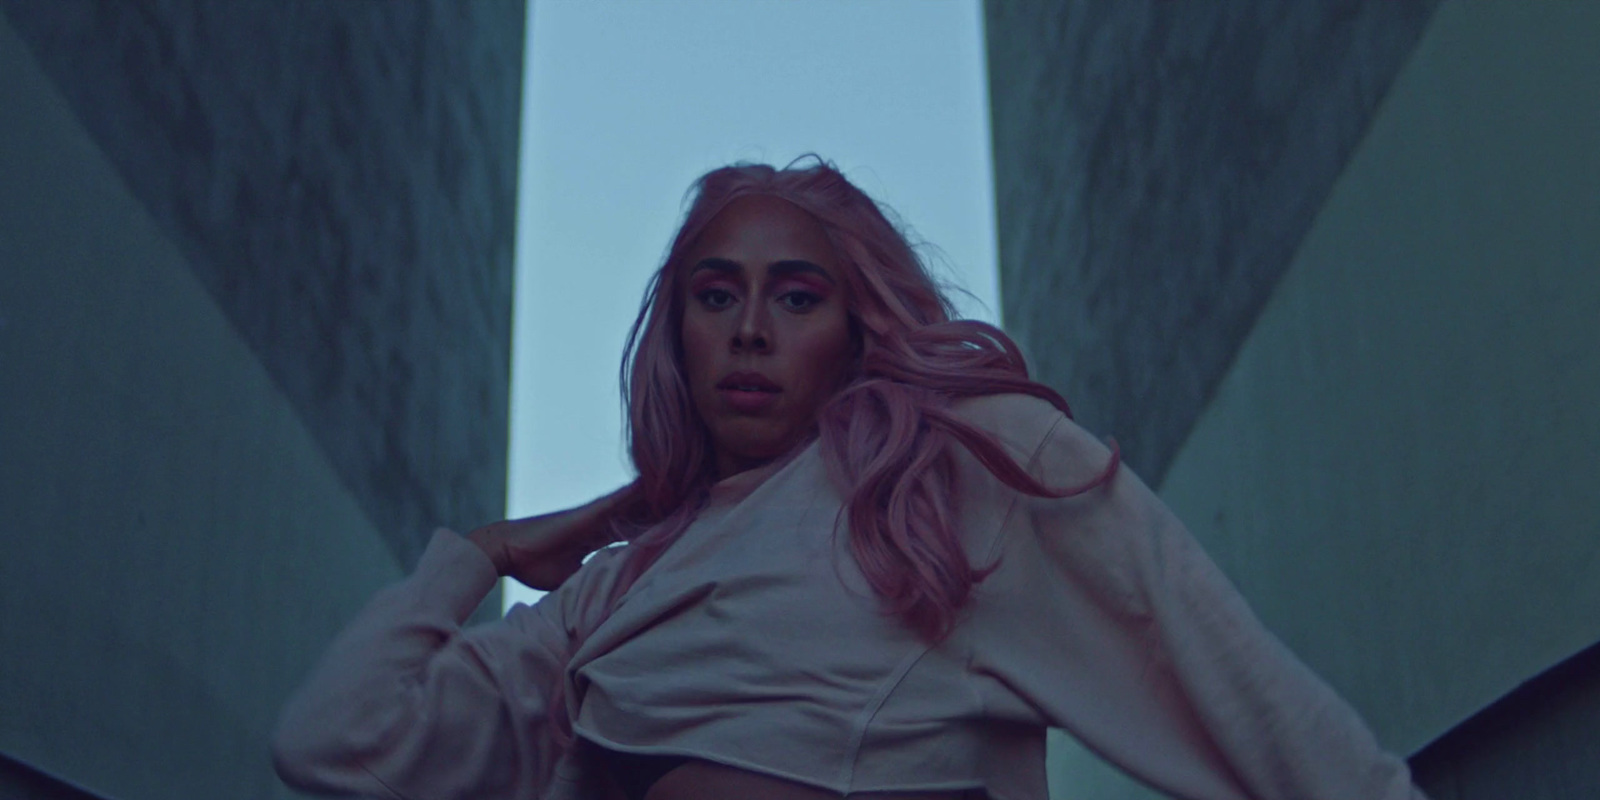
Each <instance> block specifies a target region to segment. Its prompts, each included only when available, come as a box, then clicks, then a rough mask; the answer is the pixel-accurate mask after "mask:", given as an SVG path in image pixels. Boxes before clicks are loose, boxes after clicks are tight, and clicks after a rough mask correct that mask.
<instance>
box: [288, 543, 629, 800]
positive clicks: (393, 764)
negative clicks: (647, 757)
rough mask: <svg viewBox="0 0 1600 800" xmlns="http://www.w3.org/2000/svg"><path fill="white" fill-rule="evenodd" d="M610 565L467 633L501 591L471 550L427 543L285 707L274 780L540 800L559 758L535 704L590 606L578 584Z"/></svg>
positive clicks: (373, 791) (421, 796)
mask: <svg viewBox="0 0 1600 800" xmlns="http://www.w3.org/2000/svg"><path fill="white" fill-rule="evenodd" d="M615 554H616V550H615V549H610V550H601V551H599V552H597V553H596V554H595V555H594V556H593V557H592V558H591V559H590V560H589V562H588V563H586V564H585V565H584V568H583V569H580V570H579V572H578V573H577V574H575V575H574V576H573V577H572V578H571V579H569V580H568V581H567V582H566V583H565V584H563V585H562V586H561V588H559V589H558V590H556V591H555V592H553V593H550V594H547V595H545V596H544V597H542V598H540V600H539V602H538V603H536V604H535V605H533V606H528V605H523V604H518V605H517V606H515V607H513V608H512V610H511V612H510V613H509V614H508V615H507V616H505V617H504V618H502V619H499V620H495V621H493V622H490V623H485V624H482V625H477V626H474V627H471V628H466V629H463V628H462V622H463V621H464V620H466V618H467V617H468V616H469V615H471V614H472V611H473V609H475V608H476V607H477V605H478V604H479V603H480V602H481V601H482V600H483V598H484V596H485V595H487V594H488V593H489V590H490V589H491V588H492V587H493V586H494V583H495V581H496V580H498V578H497V576H496V573H495V569H494V566H493V564H492V563H491V562H490V561H489V559H488V558H487V557H486V556H485V555H484V554H483V552H482V551H481V550H479V549H478V547H477V546H476V545H473V544H472V543H470V542H468V541H467V540H466V539H464V538H462V537H461V536H459V535H457V534H456V533H454V532H452V531H449V530H447V529H442V528H441V529H439V530H436V531H434V534H433V538H432V540H431V541H430V542H429V543H428V547H427V549H426V550H425V551H424V552H423V554H422V558H421V559H420V560H419V562H418V564H417V568H416V570H415V571H413V573H412V574H411V575H410V576H409V577H407V578H405V579H404V580H402V581H400V582H398V583H396V584H394V585H392V586H389V587H387V588H385V589H383V590H382V591H380V592H378V594H377V595H375V596H374V597H373V598H372V600H371V601H369V602H368V604H367V606H366V607H365V608H363V609H362V610H361V612H360V613H359V614H358V615H357V616H356V617H355V619H354V620H352V621H351V622H350V624H349V625H348V626H347V627H346V628H345V629H344V630H343V631H342V632H341V633H340V634H339V635H338V636H337V637H336V638H335V639H334V641H333V643H332V644H331V645H330V646H329V647H328V650H327V651H326V653H325V654H324V655H323V656H322V659H321V660H320V661H319V662H318V664H317V666H316V667H315V668H314V669H313V671H312V673H311V675H310V677H309V678H308V679H307V680H306V682H305V683H304V684H303V685H302V686H301V687H300V688H299V690H297V691H296V692H295V693H294V694H293V695H292V696H291V698H290V699H289V702H288V703H287V705H286V706H285V707H284V709H283V712H282V714H281V715H280V716H279V719H278V726H277V730H276V731H275V733H274V735H273V740H272V758H273V766H274V767H275V768H276V769H277V771H278V775H279V776H280V777H281V778H282V779H283V780H284V782H285V783H288V784H289V785H291V786H294V787H295V788H297V789H301V790H305V791H312V792H319V793H338V794H356V795H362V796H375V797H391V798H407V800H427V799H429V798H456V797H482V798H496V797H504V798H512V797H518V798H521V797H533V796H536V795H537V794H538V792H539V790H541V789H542V788H543V786H544V784H545V783H546V782H548V781H549V779H550V777H551V774H552V770H553V768H554V765H555V763H556V761H557V760H558V758H559V756H560V755H561V754H560V753H559V752H557V747H556V744H555V742H554V740H553V738H552V737H551V735H550V733H549V732H548V729H547V727H546V714H547V706H546V700H545V694H546V692H547V690H548V689H549V687H550V686H551V685H552V683H553V682H554V681H555V680H556V679H557V677H558V676H559V675H560V674H561V671H562V670H563V669H565V666H566V664H567V661H568V660H569V657H570V654H571V652H572V648H573V646H574V644H575V643H574V641H573V638H574V636H575V635H576V631H577V630H579V629H580V628H577V627H575V624H574V623H575V621H576V620H577V618H579V617H581V616H582V615H583V614H584V613H585V612H586V610H587V609H590V608H593V607H594V604H595V603H596V602H597V601H598V598H597V597H596V596H595V591H594V590H595V586H594V584H595V582H594V581H592V580H585V579H586V578H592V577H593V575H594V573H595V570H597V569H603V568H604V566H605V562H607V561H609V560H610V559H612V558H613V557H614V556H615ZM559 713H564V711H560V712H559Z"/></svg>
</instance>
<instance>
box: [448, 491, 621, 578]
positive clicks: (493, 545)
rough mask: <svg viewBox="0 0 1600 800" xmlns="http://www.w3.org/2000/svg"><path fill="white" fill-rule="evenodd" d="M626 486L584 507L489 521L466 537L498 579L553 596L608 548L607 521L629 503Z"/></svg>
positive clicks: (609, 540)
mask: <svg viewBox="0 0 1600 800" xmlns="http://www.w3.org/2000/svg"><path fill="white" fill-rule="evenodd" d="M637 486H638V483H637V482H634V483H630V484H628V485H627V486H624V487H622V488H620V489H617V490H616V491H614V492H612V493H610V494H607V495H604V496H601V497H599V498H596V499H595V500H591V501H590V502H588V503H585V504H584V505H581V506H577V507H575V508H569V509H566V510H565V511H556V512H552V513H549V514H540V515H539V516H535V517H527V518H524V519H508V520H506V521H504V522H492V523H489V524H488V525H485V526H483V527H481V528H478V529H477V530H474V531H472V532H471V533H469V534H467V539H468V541H471V542H472V543H473V544H476V545H478V546H479V547H481V548H483V552H484V553H485V554H486V555H488V556H489V560H490V561H493V562H494V566H495V571H497V572H499V573H500V574H501V575H502V576H509V577H511V578H515V579H516V580H517V581H518V582H520V583H523V584H525V585H527V586H531V587H533V588H535V589H540V590H543V591H546V592H550V591H555V589H556V588H557V587H559V586H561V584H563V583H565V582H566V580H567V578H570V577H572V574H573V573H575V572H577V571H578V568H579V567H581V566H583V559H584V557H586V556H588V555H589V554H590V553H593V552H594V551H596V550H599V549H600V548H602V547H605V546H606V545H608V544H612V543H613V542H614V541H615V540H614V539H613V538H612V535H611V525H610V522H611V520H612V518H613V517H614V516H615V514H616V513H618V511H619V510H620V509H621V508H623V507H624V506H625V504H626V503H627V502H628V501H629V500H630V499H631V498H632V496H633V493H634V491H635V489H636V487H637Z"/></svg>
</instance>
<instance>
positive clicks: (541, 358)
mask: <svg viewBox="0 0 1600 800" xmlns="http://www.w3.org/2000/svg"><path fill="white" fill-rule="evenodd" d="M981 16H982V10H981V7H980V5H979V3H978V2H977V0H948V1H947V2H934V1H933V0H886V1H883V2H875V3H854V2H844V1H842V0H834V1H832V2H829V1H827V0H813V1H812V2H808V3H773V2H743V1H741V2H729V1H727V0H724V1H723V2H711V1H709V0H701V1H700V2H689V1H688V0H679V1H678V2H673V3H649V4H646V3H627V2H600V1H599V0H585V2H570V3H557V2H545V3H533V4H532V5H531V7H530V8H529V11H528V38H527V47H526V57H525V60H524V74H523V112H522V131H523V138H522V145H521V151H520V152H521V156H520V159H519V170H520V175H519V188H518V208H517V216H518V224H517V242H516V297H515V305H514V321H513V326H512V331H513V332H512V365H511V444H510V460H509V469H508V476H507V480H508V492H507V516H510V517H522V516H529V515H532V514H538V513H543V512H546V511H552V510H556V509H559V508H568V507H571V506H574V505H578V504H580V503H583V502H586V501H588V500H590V499H592V498H594V497H596V496H598V495H601V494H604V493H606V492H609V491H611V490H612V489H614V488H616V487H618V486H620V485H622V484H623V483H626V482H627V481H628V480H630V478H631V470H630V468H629V467H628V464H627V461H626V459H625V454H624V453H623V451H622V444H621V413H622V405H621V398H620V397H619V396H618V390H617V369H618V367H619V365H620V363H621V356H622V345H623V341H624V338H625V337H626V334H627V330H628V326H629V325H630V324H632V322H633V319H634V315H635V314H636V313H637V311H638V306H639V301H640V299H641V297H642V295H643V291H644V287H645V283H646V281H647V279H648V278H649V276H650V274H651V273H652V272H653V271H654V270H655V269H656V268H657V267H658V266H660V263H659V262H660V259H661V257H662V255H663V254H664V251H665V249H666V246H667V243H668V239H669V237H670V236H671V234H672V232H673V230H674V227H675V225H676V223H677V221H678V216H679V214H680V212H681V208H680V205H679V203H680V200H681V199H682V197H683V194H684V191H685V190H686V189H687V188H688V186H689V184H690V182H691V181H692V180H693V179H694V178H695V177H697V176H698V175H700V174H701V173H703V172H705V171H706V170H708V169H711V168H713V167H716V166H719V165H722V164H726V163H729V162H732V161H736V160H741V159H745V160H757V161H765V162H768V163H772V164H775V165H779V166H781V165H783V164H785V163H787V162H788V161H790V160H791V159H793V158H794V157H796V156H798V155H800V154H802V153H806V152H816V153H819V154H821V155H822V156H824V157H825V158H828V159H830V160H832V161H834V162H835V164H836V165H837V166H838V167H839V168H840V169H842V170H844V172H845V174H846V175H848V176H849V177H850V178H851V179H852V180H853V181H855V182H856V183H857V184H858V185H859V186H861V187H862V188H863V189H864V190H865V191H867V192H868V193H869V194H871V195H872V196H873V197H875V198H877V199H878V200H879V201H881V202H884V203H886V204H887V205H889V206H890V207H892V208H893V209H894V210H895V211H897V212H898V213H899V215H900V216H901V218H902V220H903V221H904V222H906V223H908V224H909V225H910V226H911V227H912V229H913V230H912V232H913V234H914V237H915V238H916V239H918V240H926V241H928V242H929V243H931V244H932V245H936V246H937V249H931V248H930V249H926V250H924V251H923V252H924V253H925V255H927V256H929V260H930V262H931V264H932V266H933V268H934V273H935V275H936V277H939V278H942V279H946V280H952V281H954V282H955V283H957V284H958V285H961V286H963V287H964V288H966V289H967V290H968V291H970V292H972V294H974V295H976V296H977V298H978V300H979V303H981V305H980V304H979V303H974V302H973V301H972V299H971V298H968V297H966V296H964V295H961V294H959V293H955V294H954V295H953V296H952V299H953V300H954V301H955V303H956V305H957V308H958V309H959V310H960V313H961V314H962V316H966V317H970V318H974V319H982V320H984V321H987V322H991V323H995V324H999V323H1000V319H999V292H998V285H997V282H996V269H995V242H994V199H993V190H992V185H993V181H992V160H991V153H990V140H989V122H988V119H989V117H988V93H987V77H986V71H985V66H984V56H983V53H984V50H983V41H982V35H983V34H982V27H981ZM505 589H506V591H505V593H504V597H505V604H506V606H507V607H509V606H510V604H512V603H514V602H533V601H534V600H535V599H536V598H537V597H538V596H539V593H537V592H532V591H531V590H528V589H526V588H525V587H522V586H521V585H519V584H516V583H514V582H511V581H507V582H506V586H505Z"/></svg>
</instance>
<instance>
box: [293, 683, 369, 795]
mask: <svg viewBox="0 0 1600 800" xmlns="http://www.w3.org/2000/svg"><path fill="white" fill-rule="evenodd" d="M341 723H343V724H341ZM353 733H354V731H352V730H351V728H350V725H349V721H348V720H343V721H341V720H335V719H328V718H326V716H325V715H321V714H317V713H315V710H314V709H311V708H308V707H306V705H305V704H304V703H302V702H300V699H299V698H296V699H295V700H292V701H290V703H289V704H288V705H287V706H285V707H284V709H283V713H282V714H281V715H279V717H278V723H277V726H276V727H275V728H274V729H273V732H272V739H271V742H270V744H269V749H270V752H271V755H272V768H273V770H274V771H276V772H277V773H278V777H279V778H280V779H281V780H282V781H283V782H284V783H286V784H288V785H290V786H292V787H294V788H296V789H300V790H303V791H307V790H309V791H323V792H327V791H345V792H349V791H353V790H356V789H358V788H365V784H366V783H368V782H369V781H370V780H371V778H372V776H371V774H370V773H368V771H367V769H366V765H365V759H364V758H363V756H364V754H365V753H366V751H367V750H370V748H364V747H363V746H362V744H363V743H362V741H361V738H362V737H359V736H353V735H352V734H353Z"/></svg>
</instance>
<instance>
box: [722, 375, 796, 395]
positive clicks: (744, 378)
mask: <svg viewBox="0 0 1600 800" xmlns="http://www.w3.org/2000/svg"><path fill="white" fill-rule="evenodd" d="M717 388H718V389H754V390H756V391H760V392H774V393H776V392H781V391H783V390H782V389H780V388H778V384H776V383H773V382H772V381H771V380H769V379H768V378H767V376H765V375H762V374H761V373H759V372H734V373H730V374H728V375H727V376H726V377H724V378H723V379H722V380H721V381H718V382H717Z"/></svg>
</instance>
